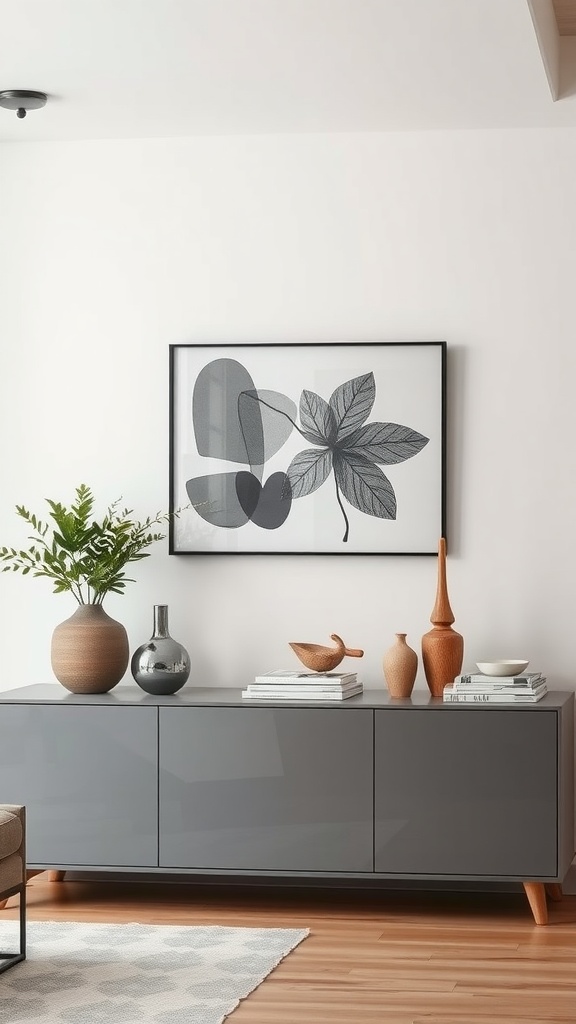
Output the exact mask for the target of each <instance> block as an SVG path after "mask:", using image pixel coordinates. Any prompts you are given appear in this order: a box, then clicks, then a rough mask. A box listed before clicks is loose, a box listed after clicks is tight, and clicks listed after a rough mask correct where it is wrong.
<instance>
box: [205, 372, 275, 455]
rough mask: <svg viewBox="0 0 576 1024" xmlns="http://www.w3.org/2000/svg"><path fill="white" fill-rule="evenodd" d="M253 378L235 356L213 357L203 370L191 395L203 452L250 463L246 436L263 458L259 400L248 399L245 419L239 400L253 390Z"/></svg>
mask: <svg viewBox="0 0 576 1024" xmlns="http://www.w3.org/2000/svg"><path fill="white" fill-rule="evenodd" d="M254 390H255V388H254V381H253V380H252V377H251V376H250V374H249V373H248V370H247V369H246V367H244V366H242V363H239V362H238V361H237V360H236V359H213V360H212V361H211V362H210V363H207V364H206V366H204V367H203V368H202V370H200V373H199V374H198V377H197V378H196V382H195V384H194V391H193V395H192V423H193V427H194V437H195V439H196V447H197V449H198V453H199V454H200V455H205V456H206V457H207V458H211V459H225V460H226V461H228V462H239V463H241V464H243V465H249V464H250V456H249V454H248V448H247V439H248V440H249V443H250V447H251V449H252V452H253V454H254V453H256V463H258V464H259V463H260V462H261V461H262V459H261V455H262V454H263V452H264V439H263V435H262V416H261V413H260V408H259V402H251V403H249V402H246V403H244V405H243V409H242V423H241V422H240V416H239V404H238V400H239V397H240V395H241V394H242V393H243V392H253V391H254Z"/></svg>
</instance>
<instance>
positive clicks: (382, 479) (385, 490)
mask: <svg viewBox="0 0 576 1024" xmlns="http://www.w3.org/2000/svg"><path fill="white" fill-rule="evenodd" d="M334 473H335V476H336V482H337V484H338V486H339V488H340V490H341V491H342V494H343V495H344V497H345V498H346V500H347V501H349V502H350V504H351V505H353V506H354V508H357V509H359V511H360V512H365V513H366V515H368V516H377V517H378V518H379V519H396V495H395V494H394V488H393V487H392V484H391V483H390V481H389V479H388V477H386V476H384V473H383V472H382V470H381V469H378V466H375V465H374V463H373V462H370V460H369V459H366V458H364V456H363V455H356V454H355V453H353V452H348V451H346V450H340V451H337V452H334Z"/></svg>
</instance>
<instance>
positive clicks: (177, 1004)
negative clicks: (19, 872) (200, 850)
mask: <svg viewBox="0 0 576 1024" xmlns="http://www.w3.org/2000/svg"><path fill="white" fill-rule="evenodd" d="M15 929H16V922H15V921H4V922H2V923H0V948H1V949H2V950H6V949H8V948H15V941H16V934H15ZM307 935H308V929H288V928H222V927H217V926H210V927H203V928H201V927H188V926H181V927H180V926H172V925H144V924H126V925H121V924H75V923H74V924H72V923H66V922H62V923H61V922H52V921H46V922H44V921H29V922H28V944H27V947H28V948H27V960H25V961H24V962H23V963H20V964H17V965H16V966H15V967H13V968H11V969H10V970H9V971H6V972H5V973H4V974H3V975H1V979H0V987H1V994H0V1022H1V1024H20V1022H25V1024H222V1021H223V1020H224V1019H225V1018H226V1017H227V1016H228V1014H230V1013H232V1011H233V1009H234V1008H235V1007H236V1006H237V1005H238V1003H239V1002H240V1000H241V999H244V998H245V997H246V996H247V995H248V994H249V993H250V992H252V991H253V990H254V989H255V988H257V986H258V985H260V983H261V982H262V981H264V978H265V977H266V976H267V975H268V974H269V973H270V971H271V970H272V969H273V968H274V967H276V965H277V964H279V963H280V961H281V960H282V959H283V958H284V957H285V956H287V954H288V953H290V951H291V950H293V949H294V948H295V947H296V946H297V945H298V944H299V943H300V942H302V940H303V939H304V938H305V937H306V936H307Z"/></svg>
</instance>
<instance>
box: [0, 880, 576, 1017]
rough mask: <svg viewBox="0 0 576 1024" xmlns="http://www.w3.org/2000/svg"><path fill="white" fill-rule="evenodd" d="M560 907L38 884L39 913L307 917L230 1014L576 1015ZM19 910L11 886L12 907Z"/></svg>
mask: <svg viewBox="0 0 576 1024" xmlns="http://www.w3.org/2000/svg"><path fill="white" fill-rule="evenodd" d="M549 914H550V924H549V925H548V926H545V927H539V926H538V925H536V924H535V923H534V920H533V918H532V915H531V913H530V910H529V907H528V905H527V901H526V899H525V897H524V895H523V894H522V893H519V894H518V896H516V895H514V894H508V893H507V894H504V895H502V894H490V895H486V894H478V893H454V892H450V893H447V894H446V893H445V894H442V893H427V892H423V891H418V892H412V893H408V892H400V893H397V892H392V893H381V892H380V893H370V892H366V891H358V892H353V891H351V890H337V891H328V892H326V891H318V890H316V891H315V890H313V889H297V888H295V887H293V888H287V887H285V888H281V887H277V888H267V887H264V886H250V885H237V886H234V885H225V884H220V885H219V884H213V885H205V884H199V883H190V884H187V885H183V884H175V883H170V882H138V881H134V880H128V879H127V880H125V881H122V880H117V881H105V880H84V881H82V880H75V879H74V878H71V879H69V878H68V877H67V879H66V880H65V881H64V882H51V881H49V880H48V877H47V875H46V874H40V875H37V876H35V877H34V878H33V879H31V881H30V882H29V885H28V915H29V919H30V920H31V921H34V920H62V921H99V922H127V921H140V922H142V923H151V924H202V925H203V924H220V925H232V926H236V927H239V926H246V927H288V928H295V927H297V928H309V929H310V935H309V936H308V938H307V939H305V940H304V942H302V943H301V944H300V945H299V946H298V947H297V948H296V949H295V950H294V951H293V952H292V953H291V954H290V956H288V957H287V958H286V959H285V960H283V961H282V963H281V964H279V966H278V967H277V968H276V969H275V970H274V971H273V972H272V974H271V975H270V976H269V977H268V978H267V979H266V981H265V982H264V983H263V984H262V985H261V986H259V988H258V989H256V991H255V992H253V993H252V994H251V995H250V996H249V997H248V999H246V1000H245V1001H243V1002H242V1003H241V1004H240V1006H239V1007H238V1008H237V1010H235V1011H234V1013H233V1015H232V1017H231V1024H294V1022H295V1021H303V1022H305V1024H359V1022H360V1021H361V1022H362V1024H376V1022H377V1024H575V1022H576V897H565V898H564V899H563V900H562V902H561V903H551V904H550V906H549ZM16 916H17V901H16V900H15V899H11V900H10V901H9V903H8V905H7V907H6V908H5V909H4V910H3V911H1V912H0V919H7V918H15V917H16ZM16 969H18V968H16Z"/></svg>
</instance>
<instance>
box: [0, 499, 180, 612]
mask: <svg viewBox="0 0 576 1024" xmlns="http://www.w3.org/2000/svg"><path fill="white" fill-rule="evenodd" d="M121 500H122V499H121V498H119V499H118V500H117V501H114V502H112V504H111V505H109V506H108V508H107V510H106V513H105V514H104V516H103V517H102V519H101V521H98V520H96V519H93V518H92V513H93V509H94V495H93V494H92V491H91V490H90V488H89V487H88V486H87V485H86V484H80V486H79V487H77V488H76V500H75V501H74V502H73V503H72V504H71V505H70V507H67V506H66V505H63V504H61V503H60V502H58V501H51V499H50V498H46V502H47V504H48V505H49V507H50V513H49V515H50V518H51V519H52V520H53V524H52V523H50V522H43V521H42V520H41V519H39V518H38V517H37V516H35V515H34V514H33V513H32V512H29V511H28V509H26V508H24V506H23V505H17V506H16V512H17V513H18V515H19V516H21V517H22V519H24V520H25V522H26V523H28V524H29V526H31V527H32V529H33V531H34V533H33V534H32V535H30V536H29V537H28V540H30V541H32V544H31V546H30V547H29V548H28V549H27V550H20V551H17V550H16V548H7V547H2V548H0V562H5V563H6V564H5V565H4V566H3V568H2V572H9V571H13V572H21V573H22V575H23V576H26V575H28V574H31V575H32V576H46V577H48V579H51V580H53V581H54V593H55V594H62V593H65V592H68V593H71V594H73V596H74V597H75V598H76V600H77V601H78V604H102V602H103V601H104V598H105V596H106V594H109V593H113V594H121V593H122V592H123V591H124V587H125V586H126V583H133V582H134V581H133V580H131V579H129V578H128V577H127V576H126V574H125V572H124V569H125V567H126V566H127V565H128V564H129V563H130V562H138V561H140V559H142V558H147V557H148V556H149V552H148V551H146V548H149V547H150V546H151V545H152V544H154V543H155V542H156V541H159V540H163V538H164V536H165V534H164V533H160V532H157V531H155V530H154V527H155V526H160V525H161V524H162V523H164V522H168V521H169V520H170V518H171V514H170V513H161V512H159V513H158V515H156V516H155V517H154V518H153V519H152V518H150V517H149V518H147V519H144V520H143V521H142V522H140V521H139V520H137V519H134V517H133V512H132V510H131V509H127V508H125V509H120V508H119V505H120V501H121ZM174 514H177V513H174Z"/></svg>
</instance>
